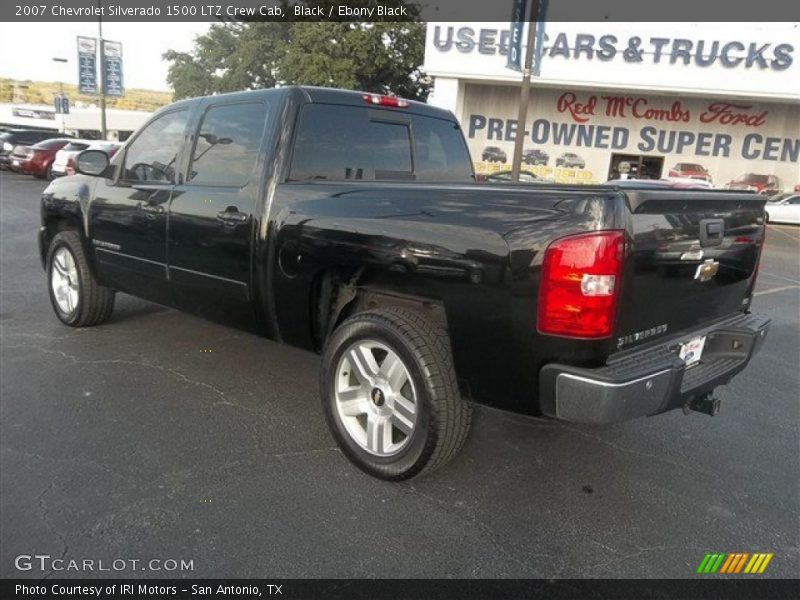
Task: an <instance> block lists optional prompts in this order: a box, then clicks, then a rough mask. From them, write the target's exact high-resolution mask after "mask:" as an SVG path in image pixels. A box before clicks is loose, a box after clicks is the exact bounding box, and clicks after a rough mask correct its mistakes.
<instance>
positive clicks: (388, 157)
mask: <svg viewBox="0 0 800 600" xmlns="http://www.w3.org/2000/svg"><path fill="white" fill-rule="evenodd" d="M289 179H290V181H313V180H323V181H342V180H369V181H404V180H405V181H472V166H471V162H470V159H469V153H468V151H467V148H466V144H465V142H464V139H463V136H462V134H461V131H460V130H459V127H458V125H457V124H456V123H454V122H452V121H447V120H444V119H437V118H432V117H423V116H420V115H413V114H402V113H401V114H398V113H397V112H395V111H382V110H376V109H365V108H359V107H354V106H338V105H329V104H309V105H306V106H305V107H303V109H302V112H301V114H300V119H299V123H298V129H297V135H296V138H295V144H294V155H293V158H292V168H291V173H290V176H289Z"/></svg>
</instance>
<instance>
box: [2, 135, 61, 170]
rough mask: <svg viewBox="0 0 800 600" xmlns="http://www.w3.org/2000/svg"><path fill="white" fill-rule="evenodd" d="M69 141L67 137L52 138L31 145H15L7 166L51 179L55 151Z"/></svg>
mask: <svg viewBox="0 0 800 600" xmlns="http://www.w3.org/2000/svg"><path fill="white" fill-rule="evenodd" d="M69 142H70V140H69V138H53V139H51V140H45V141H43V142H39V143H38V144H34V145H33V146H15V147H14V151H13V152H12V153H11V157H10V163H9V167H10V168H11V170H13V171H19V172H20V173H24V174H26V175H33V176H34V177H38V178H40V179H52V178H53V173H52V170H51V169H52V166H53V161H54V160H55V157H56V153H57V152H58V151H59V150H61V148H63V147H64V146H66V145H67V144H68V143H69Z"/></svg>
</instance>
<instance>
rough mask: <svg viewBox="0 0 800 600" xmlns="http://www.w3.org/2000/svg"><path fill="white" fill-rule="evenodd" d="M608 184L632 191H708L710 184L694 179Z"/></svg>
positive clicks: (614, 182) (620, 181)
mask: <svg viewBox="0 0 800 600" xmlns="http://www.w3.org/2000/svg"><path fill="white" fill-rule="evenodd" d="M606 184H609V185H615V186H617V187H622V188H632V189H636V188H638V189H671V190H708V189H709V186H708V183H706V182H704V181H699V180H697V181H695V180H693V179H681V180H675V179H609V180H608V181H607V182H606Z"/></svg>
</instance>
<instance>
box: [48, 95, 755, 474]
mask: <svg viewBox="0 0 800 600" xmlns="http://www.w3.org/2000/svg"><path fill="white" fill-rule="evenodd" d="M471 164H472V163H471V160H470V156H469V152H468V150H467V146H466V144H465V141H464V138H463V134H462V132H461V129H460V127H459V125H458V123H457V122H456V120H455V118H454V117H453V115H452V114H450V113H449V112H447V111H443V110H440V109H437V108H433V107H431V106H427V105H425V104H421V103H416V102H409V101H406V100H402V99H397V98H393V97H387V96H378V95H374V94H363V93H358V92H349V91H342V90H330V89H317V88H301V87H287V88H283V89H274V90H261V91H250V92H242V93H234V94H226V95H219V96H212V97H206V98H197V99H192V100H185V101H181V102H177V103H175V104H173V105H171V106H168V107H166V108H164V109H162V110H160V111H159V112H157V113H156V114H155V115H154V116H153V117H152V119H151V120H150V121H149V122H148V123H147V124H146V125H144V127H142V128H141V130H139V131H138V132H137V133H136V134H135V135H134V136H133V137H132V138H131V139H130V140H129V141H128V142H127V144H126V145H125V147H124V149H123V151H121V152H118V153H117V154H116V155H115V156H114V158H113V160H111V161H110V162H109V159H108V157H107V156H106V155H105V154H104V153H103V152H101V151H96V150H87V151H84V152H83V153H82V154H81V155H79V156H78V158H77V160H76V170H77V171H78V174H77V175H75V176H72V177H66V178H63V179H59V180H57V181H54V182H53V183H51V184H50V186H49V187H48V188H47V189H46V190H45V192H44V194H43V197H42V204H41V217H42V223H41V230H40V233H39V244H40V251H41V260H42V264H43V266H44V268H45V270H46V273H47V277H48V282H49V285H48V288H49V291H50V298H51V301H52V305H53V309H54V310H55V313H56V315H57V316H58V318H59V319H60V320H61V321H63V322H64V323H65V324H67V325H71V326H75V327H82V326H90V325H98V324H100V323H102V322H104V321H105V320H107V319H108V318H109V315H110V314H111V311H112V309H113V305H114V294H115V292H117V291H120V292H125V293H128V294H133V295H136V296H139V297H142V298H146V299H149V300H152V301H155V302H158V303H162V304H165V305H169V306H174V307H177V308H180V309H183V310H187V311H191V312H193V313H197V314H200V315H204V316H207V317H210V318H213V319H218V320H224V321H226V322H230V323H232V324H235V325H238V326H243V327H248V328H251V329H254V330H256V331H258V332H261V333H262V334H263V335H265V336H267V337H269V338H272V339H274V340H277V341H281V342H285V343H288V344H292V345H296V346H300V347H303V348H307V349H309V350H313V351H317V352H320V353H322V355H323V368H322V374H321V380H320V387H321V396H322V405H323V409H324V413H325V415H326V418H327V421H328V423H329V425H330V428H331V431H332V432H333V435H334V437H335V438H336V441H337V442H338V444H339V445H340V446H341V448H342V450H343V451H344V453H345V454H346V455H347V456H348V457H349V458H350V459H351V460H352V461H353V462H354V463H355V464H356V465H358V466H359V467H360V468H361V469H363V470H365V471H367V472H368V473H371V474H372V475H375V476H377V477H381V478H384V479H390V480H398V479H404V478H408V477H411V476H414V475H416V474H419V473H422V472H427V471H430V470H431V469H433V468H435V467H437V466H439V465H441V464H443V463H445V462H446V461H447V460H448V459H450V458H451V457H452V456H454V455H455V454H456V452H457V451H458V450H459V448H460V447H461V445H462V444H463V442H464V439H465V437H466V435H467V431H468V429H469V424H470V404H469V402H468V399H470V400H474V401H478V402H483V403H487V404H492V405H494V406H498V407H501V408H504V409H508V410H513V411H518V412H523V413H528V414H536V415H545V416H548V417H552V418H557V419H563V420H567V421H572V422H581V423H609V422H615V421H621V420H625V419H632V418H635V417H642V416H649V415H655V414H658V413H662V412H665V411H668V410H672V409H683V410H684V411H686V412H688V411H689V410H696V411H701V412H706V413H710V414H713V413H715V412H716V411H717V409H718V401H717V400H716V399H715V398H714V397H713V396H712V392H713V390H714V388H715V387H717V386H719V385H722V384H725V383H727V382H728V381H729V380H730V379H731V378H732V377H733V376H734V375H736V374H737V373H738V372H739V371H741V370H742V369H743V368H744V367H745V366H746V365H747V363H748V361H749V360H750V358H751V357H752V356H753V355H754V354H755V352H756V351H757V350H758V349H759V348H760V346H761V344H762V342H763V341H764V338H765V335H766V332H767V328H768V326H769V319H767V318H765V317H763V316H759V315H756V314H753V313H751V312H750V310H749V309H750V302H751V298H752V293H753V287H754V285H755V280H756V272H757V269H758V263H759V256H760V253H761V248H762V245H763V242H764V202H765V199H764V198H763V197H762V196H758V195H755V194H746V193H734V192H712V191H694V190H683V191H674V190H661V189H632V188H626V189H624V190H623V189H620V188H616V187H613V186H582V187H568V186H557V185H547V184H545V185H513V184H506V185H504V184H500V185H492V186H489V185H481V184H478V183H476V182H475V178H474V173H473V170H472V166H471Z"/></svg>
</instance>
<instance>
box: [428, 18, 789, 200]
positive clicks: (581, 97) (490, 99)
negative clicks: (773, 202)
mask: <svg viewBox="0 0 800 600" xmlns="http://www.w3.org/2000/svg"><path fill="white" fill-rule="evenodd" d="M509 36H510V34H509V24H508V23H448V22H439V23H430V24H429V25H428V29H427V37H426V47H425V70H426V72H427V73H428V74H429V75H430V76H431V77H432V78H433V80H434V89H433V92H432V94H431V97H430V99H429V102H430V103H431V104H435V105H437V106H441V107H444V108H448V109H450V110H452V111H453V112H454V113H455V115H456V116H457V118H458V119H459V122H460V123H461V124H462V127H463V129H464V133H465V135H466V137H467V140H468V143H469V147H470V152H471V154H472V158H473V161H474V162H475V166H476V171H478V172H490V171H497V170H500V169H507V168H510V165H511V159H512V155H513V149H514V139H515V135H516V131H517V113H518V110H519V96H520V84H521V79H522V75H521V73H520V72H519V71H516V70H513V69H510V68H507V66H506V64H507V59H508V51H509ZM540 40H541V41H540V43H539V44H538V49H537V52H536V54H537V56H538V57H540V58H539V60H537V61H536V64H535V67H534V78H533V88H532V92H531V98H530V101H529V106H528V116H527V119H526V123H525V144H524V149H525V151H526V152H525V153H524V155H523V156H524V157H525V159H526V164H525V165H524V168H525V169H528V170H530V171H533V172H534V173H536V174H537V175H539V176H542V177H546V178H551V179H554V180H556V181H559V182H567V183H598V182H603V181H606V180H608V179H615V178H618V177H620V176H622V177H648V178H659V177H669V176H672V177H694V178H703V179H707V180H710V181H711V182H712V183H713V185H714V187H724V186H725V185H726V184H728V183H729V182H732V181H735V180H741V179H742V177H743V176H744V175H748V174H749V176H748V181H753V182H761V184H763V183H764V182H766V181H770V182H771V183H770V185H777V186H779V188H780V189H782V190H791V189H793V188H794V186H795V185H797V184H800V24H798V23H775V24H760V23H724V24H721V23H714V24H710V23H602V22H593V23H546V24H545V25H544V28H543V33H542V35H541V36H540ZM524 44H525V40H524V39H523V48H524ZM536 46H537V45H535V47H536ZM523 54H524V52H523ZM775 182H777V183H775ZM761 184H755V185H761ZM754 189H755V188H754Z"/></svg>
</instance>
